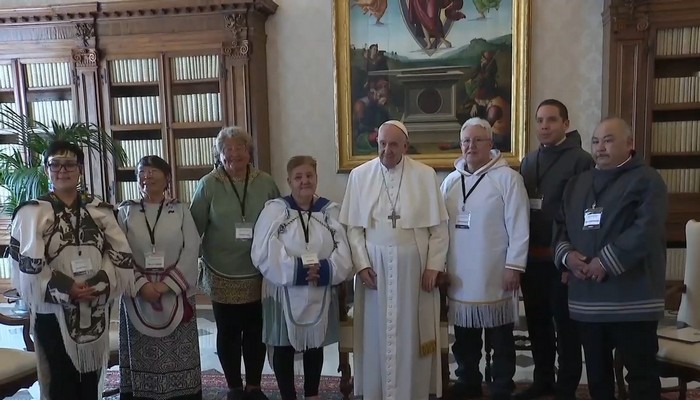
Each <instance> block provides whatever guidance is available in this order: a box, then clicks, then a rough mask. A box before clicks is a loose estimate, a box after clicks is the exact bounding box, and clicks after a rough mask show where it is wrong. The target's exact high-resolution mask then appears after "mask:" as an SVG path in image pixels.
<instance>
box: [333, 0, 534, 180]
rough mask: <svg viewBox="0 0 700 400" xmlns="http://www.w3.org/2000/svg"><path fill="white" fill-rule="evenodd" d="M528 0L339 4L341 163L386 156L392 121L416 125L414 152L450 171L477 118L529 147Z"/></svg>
mask: <svg viewBox="0 0 700 400" xmlns="http://www.w3.org/2000/svg"><path fill="white" fill-rule="evenodd" d="M527 3H528V0H464V1H463V0H339V1H337V2H336V7H335V30H334V34H335V45H336V49H335V63H336V72H337V74H336V88H337V90H336V93H337V101H336V107H337V111H338V145H339V146H338V149H339V157H338V160H339V170H348V169H351V168H352V167H353V166H356V165H358V164H360V163H362V162H364V161H366V160H368V159H370V158H372V157H374V156H375V155H376V154H377V133H378V132H377V130H378V128H379V126H380V125H381V124H382V123H383V122H384V121H386V120H389V119H397V120H400V121H402V122H403V123H404V124H405V125H406V127H407V128H408V130H409V132H410V147H409V153H410V154H411V155H412V157H414V158H416V159H421V160H422V161H424V162H427V163H428V164H430V165H432V166H434V167H436V168H440V169H444V168H449V167H451V165H452V162H453V161H454V159H455V158H456V157H458V156H459V128H460V126H461V125H462V123H464V121H466V120H467V119H468V118H470V117H475V116H478V117H481V118H484V119H486V120H488V121H489V123H490V124H491V126H492V127H493V132H494V143H495V146H496V147H497V148H498V149H499V150H501V151H502V152H503V153H506V155H507V156H509V157H510V158H513V159H516V158H517V159H518V160H519V159H520V157H521V156H522V152H523V145H524V137H523V136H524V127H525V125H524V123H522V120H523V118H524V115H521V113H522V111H523V110H524V107H525V99H526V93H525V92H526V90H527V85H526V82H527V69H526V67H525V63H524V62H523V61H524V55H525V53H526V48H527V46H526V44H527V41H526V39H527V29H526V25H527V13H528V9H529V7H528V4H527Z"/></svg>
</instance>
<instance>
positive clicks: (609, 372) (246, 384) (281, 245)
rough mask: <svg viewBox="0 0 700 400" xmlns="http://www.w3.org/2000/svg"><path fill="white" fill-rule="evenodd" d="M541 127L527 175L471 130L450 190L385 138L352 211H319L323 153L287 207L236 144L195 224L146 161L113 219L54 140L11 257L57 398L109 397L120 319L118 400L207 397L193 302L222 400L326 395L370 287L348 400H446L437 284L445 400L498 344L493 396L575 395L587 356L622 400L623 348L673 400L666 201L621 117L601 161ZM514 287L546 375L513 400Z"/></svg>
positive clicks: (392, 129)
mask: <svg viewBox="0 0 700 400" xmlns="http://www.w3.org/2000/svg"><path fill="white" fill-rule="evenodd" d="M536 117H537V127H538V133H537V136H538V139H539V141H540V144H541V145H540V146H539V148H538V149H536V150H534V151H533V152H531V153H529V154H528V155H527V156H526V157H525V159H524V160H523V162H522V164H521V167H520V173H518V172H517V171H515V170H514V169H512V168H510V166H509V165H508V163H507V162H506V160H505V159H504V158H503V156H502V155H501V153H500V152H499V151H498V150H496V149H494V143H493V133H492V128H491V125H490V124H489V122H488V121H486V120H483V119H480V118H472V119H469V120H467V121H466V122H465V123H464V125H463V126H462V128H461V130H460V132H459V135H460V147H461V151H462V155H461V156H460V157H459V158H458V159H457V160H456V161H455V171H453V172H452V173H450V174H449V175H448V176H447V177H446V178H445V179H444V181H443V182H442V184H438V180H437V175H436V173H435V171H434V170H433V169H432V168H430V167H428V166H426V165H424V164H422V163H420V162H418V161H416V160H413V159H411V158H410V157H408V156H406V152H407V150H408V145H409V132H408V130H407V129H406V127H405V126H404V125H403V124H402V123H401V122H399V121H393V120H392V121H387V122H385V123H384V124H382V125H381V127H380V129H379V131H378V138H377V142H378V147H379V155H378V157H377V158H375V159H373V160H371V161H369V162H367V163H365V164H363V165H361V166H359V167H357V168H355V169H354V170H353V171H352V172H351V173H350V176H349V179H348V184H347V188H346V191H345V197H344V200H343V203H342V205H339V204H337V203H335V202H333V201H331V200H329V199H327V198H324V197H321V196H319V195H317V193H316V188H317V183H318V181H317V164H316V161H315V160H314V159H313V158H312V157H310V156H295V157H292V158H291V159H290V160H289V161H288V163H287V183H288V186H289V189H290V194H289V195H287V196H284V197H283V196H281V195H280V191H279V189H278V187H277V185H276V184H275V182H274V181H273V179H272V178H271V177H270V175H268V174H266V173H265V172H262V171H260V170H258V169H256V168H255V167H253V166H252V164H251V154H252V150H253V149H252V146H253V141H252V139H251V137H250V135H248V134H247V133H246V132H245V131H244V130H242V129H241V128H238V127H230V128H224V129H223V130H221V132H219V135H218V136H217V138H216V142H215V143H216V145H215V150H216V153H217V161H218V162H217V166H216V167H215V168H214V169H213V170H212V171H211V172H210V173H209V174H207V175H206V176H204V177H203V178H202V179H201V180H200V182H199V184H198V186H197V189H196V192H195V195H194V197H193V199H192V203H191V205H190V206H189V207H187V206H186V205H185V204H183V203H180V202H178V201H177V200H175V199H172V198H170V197H169V196H168V195H167V193H168V187H169V185H171V184H172V182H171V175H170V173H171V172H170V171H171V167H170V165H168V163H167V162H166V161H164V160H163V159H161V158H160V157H157V156H146V157H144V158H142V159H141V160H140V161H139V163H138V166H137V168H136V175H137V180H138V184H139V187H140V190H141V195H142V196H141V198H140V199H133V200H130V201H126V202H124V203H122V204H121V205H119V207H118V209H117V210H116V211H115V210H114V208H113V207H112V206H111V205H109V204H106V203H103V202H101V201H99V200H97V199H95V198H94V197H92V196H90V195H89V194H86V193H82V192H80V191H79V190H78V189H77V188H78V186H79V185H78V183H79V180H80V179H81V178H80V177H81V175H82V173H83V168H84V154H83V152H82V150H81V149H80V148H79V147H77V146H75V145H73V144H70V143H67V142H62V141H57V142H54V143H53V144H51V146H49V148H48V150H47V151H46V154H44V167H45V171H46V173H47V175H48V177H49V180H50V182H51V184H52V190H51V192H50V193H48V194H47V195H46V196H43V197H41V198H38V199H35V200H32V201H30V202H28V203H26V204H23V205H21V206H20V207H18V208H17V209H16V211H15V215H14V216H13V222H12V234H11V243H10V249H11V256H12V259H13V262H14V265H15V269H16V273H15V274H14V279H15V282H14V283H15V285H16V287H17V288H18V290H19V292H20V294H21V295H22V297H23V298H24V299H25V300H26V301H27V302H28V303H29V305H30V307H31V311H32V313H31V315H32V317H31V318H32V323H33V326H34V332H35V340H36V348H37V355H38V365H39V368H38V370H39V381H40V384H41V390H42V396H43V397H44V398H48V399H68V398H70V399H95V398H97V397H99V393H100V392H101V387H102V382H103V373H104V371H105V369H106V365H107V358H108V352H109V342H108V329H109V321H110V308H111V307H114V306H115V305H116V304H120V305H119V306H118V307H119V313H120V332H119V333H120V344H119V350H120V357H119V369H120V376H121V384H120V392H121V398H122V399H178V400H186V399H201V395H202V387H201V370H200V368H201V367H200V362H199V346H198V336H197V327H196V308H195V297H194V295H195V292H196V290H197V288H199V289H201V290H202V291H203V292H204V293H206V294H207V295H208V296H209V297H210V298H211V302H212V309H213V312H214V318H215V321H216V327H217V339H216V350H217V355H218V357H219V360H220V362H221V366H222V369H223V371H224V375H225V377H226V381H227V384H228V387H229V392H228V399H232V400H235V399H245V400H261V399H267V397H266V395H265V394H264V393H263V391H262V389H261V378H262V370H263V365H264V362H265V357H266V354H268V356H269V359H270V360H271V365H272V367H273V370H274V372H275V376H276V379H277V383H278V387H279V391H280V395H281V398H282V399H283V400H291V399H296V398H297V394H296V389H295V385H294V360H295V354H296V353H303V356H302V357H303V365H304V396H305V398H306V399H319V396H318V390H319V382H320V376H321V370H322V365H323V347H324V346H326V345H328V344H331V343H334V342H337V341H338V338H339V315H338V313H339V304H338V294H337V290H338V285H340V284H343V283H344V282H346V281H347V280H349V279H350V278H351V277H352V276H355V277H356V280H355V283H356V284H355V297H354V303H353V306H354V314H353V315H354V319H353V321H354V335H353V338H354V343H353V346H354V366H355V367H354V371H355V374H354V375H355V377H354V385H355V395H358V396H363V398H364V399H366V400H380V399H383V400H404V399H421V400H424V399H427V398H428V396H429V394H430V393H434V394H436V395H437V396H438V397H439V396H441V395H442V392H443V390H442V389H443V388H442V387H441V375H442V374H441V370H440V368H441V363H440V349H441V343H440V340H441V337H440V332H439V326H440V324H439V314H440V313H439V309H440V297H439V293H438V290H437V285H438V282H448V284H449V286H448V296H447V298H448V317H449V321H450V324H452V325H454V331H455V342H454V345H453V347H452V351H453V353H454V357H455V360H456V362H457V365H458V368H457V371H456V375H457V381H456V382H455V384H454V385H453V386H451V387H450V388H446V390H449V391H450V394H451V396H452V397H451V398H453V399H462V398H481V397H482V395H483V393H482V381H483V376H482V374H481V371H480V368H479V363H480V359H481V356H482V349H483V338H484V335H486V338H487V339H488V341H489V342H490V343H491V347H492V348H493V351H494V353H493V368H492V382H490V387H489V393H490V397H491V398H493V399H510V398H517V399H536V398H541V397H543V396H549V395H554V396H555V398H556V399H575V398H576V397H575V392H576V389H577V387H578V383H579V380H580V376H581V371H582V366H581V365H582V361H581V359H582V356H581V346H582V345H583V350H584V353H585V356H586V365H587V369H586V370H587V374H588V383H589V388H590V393H591V397H592V398H593V399H601V400H602V399H605V400H608V399H611V398H614V376H613V363H612V350H613V348H616V349H618V351H620V354H621V355H622V360H623V362H624V364H625V367H626V368H627V370H628V375H627V381H628V383H629V385H630V395H631V398H634V399H658V398H659V396H660V394H659V393H660V383H659V375H658V367H657V365H656V359H655V354H656V351H657V343H656V326H657V321H658V319H659V318H660V317H661V316H662V314H663V306H664V299H663V297H664V293H663V289H664V273H665V238H664V234H663V231H664V223H665V216H666V207H667V205H666V188H665V185H664V183H663V181H662V179H661V178H660V176H659V175H658V173H656V172H655V171H654V170H653V169H651V168H650V167H648V166H645V164H644V162H643V160H642V159H641V158H640V157H639V156H637V155H636V154H635V153H634V151H633V136H632V131H631V129H630V127H629V125H627V124H626V123H625V122H624V121H623V120H621V119H619V118H610V119H605V120H603V121H602V122H601V123H600V124H599V125H598V126H597V128H596V130H595V132H594V134H593V139H592V143H591V153H590V154H589V153H588V152H586V151H584V150H583V149H582V148H581V138H580V136H579V134H578V132H576V131H571V132H567V131H568V127H569V120H568V111H567V109H566V107H565V106H564V104H562V103H561V102H559V101H557V100H553V99H549V100H545V101H543V102H542V103H541V104H540V105H539V106H538V108H537V114H536ZM591 155H592V156H593V157H591ZM623 177H624V179H622V178H623ZM520 290H522V294H523V299H524V303H525V312H526V319H527V325H528V331H529V336H530V340H531V342H532V354H533V358H534V362H535V372H534V376H533V383H532V385H531V386H530V387H528V388H527V389H525V390H524V391H522V392H519V393H515V394H514V393H513V391H514V388H515V384H514V381H513V376H514V374H515V356H516V353H515V342H514V337H513V329H514V323H515V322H516V320H517V319H518V302H519V292H520ZM120 298H121V302H116V300H117V299H120ZM556 353H558V355H559V357H558V368H556V369H555V355H556ZM241 358H242V359H243V363H244V365H245V381H244V380H243V378H242V374H241ZM555 371H557V373H556V374H555ZM555 375H556V377H555Z"/></svg>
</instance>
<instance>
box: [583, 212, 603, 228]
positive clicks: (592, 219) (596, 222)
mask: <svg viewBox="0 0 700 400" xmlns="http://www.w3.org/2000/svg"><path fill="white" fill-rule="evenodd" d="M602 217H603V207H596V208H588V209H586V211H584V212H583V230H584V231H587V230H591V229H600V219H601V218H602Z"/></svg>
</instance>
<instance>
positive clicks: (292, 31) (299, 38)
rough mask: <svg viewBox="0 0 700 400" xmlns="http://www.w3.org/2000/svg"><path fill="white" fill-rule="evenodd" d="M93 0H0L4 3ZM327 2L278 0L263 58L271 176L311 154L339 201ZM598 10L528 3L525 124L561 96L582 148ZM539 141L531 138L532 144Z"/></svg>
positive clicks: (588, 0)
mask: <svg viewBox="0 0 700 400" xmlns="http://www.w3.org/2000/svg"><path fill="white" fill-rule="evenodd" d="M90 1H91V0H70V1H66V2H59V1H56V0H2V5H1V7H2V8H12V7H26V6H40V5H47V4H61V3H63V4H67V3H78V2H90ZM102 1H104V0H102ZM112 1H118V0H112ZM332 1H343V2H347V1H348V0H277V3H278V4H279V5H280V7H279V9H278V11H277V13H276V14H275V15H273V16H272V17H271V18H270V20H269V22H268V24H267V31H268V47H267V56H268V61H269V66H268V78H269V88H270V89H269V90H270V100H269V101H270V127H271V130H272V132H271V140H272V174H273V176H274V177H275V180H276V181H277V182H278V184H279V185H280V187H281V189H282V191H286V190H287V187H286V183H285V178H286V172H285V166H286V162H287V160H288V159H289V157H291V156H293V155H296V154H310V155H313V156H314V157H316V158H317V159H318V162H319V181H320V182H319V188H318V192H319V194H322V195H324V196H327V197H329V198H331V199H333V200H336V201H340V200H342V197H343V193H344V191H345V183H346V181H347V175H346V174H336V172H335V170H336V139H335V138H336V133H335V115H334V111H333V110H334V107H333V102H334V93H333V79H334V77H333V56H332V54H333V53H332V52H333V39H332V35H333V31H332V21H331V5H332ZM514 1H524V0H514ZM602 8H603V0H532V9H531V14H532V15H531V17H532V18H531V26H532V31H531V35H532V36H531V44H530V48H531V52H530V70H531V79H530V99H531V106H530V109H531V112H530V116H531V118H530V124H529V125H530V127H531V128H532V127H534V118H532V116H533V115H534V110H535V107H536V106H537V103H538V102H539V101H541V100H543V99H545V98H548V97H554V98H558V99H560V100H562V101H563V102H564V103H565V104H567V105H568V106H569V110H570V119H571V126H572V128H576V129H579V131H580V132H581V133H582V135H583V141H584V148H588V143H589V141H590V136H591V133H592V131H593V128H594V127H595V124H596V122H597V121H598V120H599V119H600V101H601V71H602V57H601V55H602V22H601V11H602ZM536 145H537V141H536V138H535V137H534V135H530V148H533V147H535V146H536Z"/></svg>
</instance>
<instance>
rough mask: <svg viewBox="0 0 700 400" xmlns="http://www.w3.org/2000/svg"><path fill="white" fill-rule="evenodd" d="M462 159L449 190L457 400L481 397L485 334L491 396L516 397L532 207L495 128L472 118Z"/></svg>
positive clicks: (447, 183)
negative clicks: (517, 331)
mask: <svg viewBox="0 0 700 400" xmlns="http://www.w3.org/2000/svg"><path fill="white" fill-rule="evenodd" d="M460 143H461V148H462V157H460V158H459V159H458V160H457V161H455V169H456V170H455V171H454V172H452V173H450V174H449V175H448V176H447V177H446V178H445V180H444V181H443V182H442V185H441V190H442V193H443V196H444V199H445V205H446V207H447V212H448V213H449V216H450V222H449V231H450V251H449V254H448V257H447V272H448V274H449V277H450V288H449V290H448V298H449V312H448V317H449V320H450V323H451V324H453V325H454V330H455V343H454V345H453V346H452V353H453V354H454V356H455V361H457V371H456V375H457V382H456V383H455V385H454V386H452V388H451V392H452V393H451V394H452V396H453V397H454V398H480V397H481V384H482V375H481V372H480V371H479V361H480V359H481V351H482V348H483V344H482V332H483V331H484V330H485V331H486V334H487V335H489V338H490V342H491V345H492V347H493V368H492V378H493V379H492V382H491V383H490V395H491V397H490V398H491V399H494V400H499V399H510V398H511V392H512V391H513V388H514V387H515V385H514V383H513V375H514V374H515V342H514V339H513V326H514V322H515V319H516V317H517V310H518V308H517V294H518V289H519V285H520V274H521V273H522V272H525V263H526V261H527V252H528V241H529V237H530V226H529V224H530V220H529V215H530V208H529V200H528V196H527V192H526V190H525V184H524V183H523V179H522V177H521V176H520V174H518V173H517V172H516V171H514V170H513V169H511V168H510V166H509V165H508V163H507V162H506V160H505V159H503V157H502V156H501V153H500V151H498V150H495V149H492V147H493V138H492V130H491V125H490V124H489V122H488V121H486V120H483V119H480V118H471V119H469V120H467V121H466V122H465V123H464V125H463V126H462V129H461V132H460Z"/></svg>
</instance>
